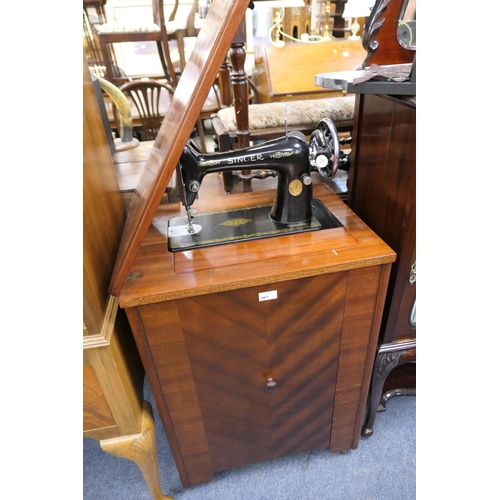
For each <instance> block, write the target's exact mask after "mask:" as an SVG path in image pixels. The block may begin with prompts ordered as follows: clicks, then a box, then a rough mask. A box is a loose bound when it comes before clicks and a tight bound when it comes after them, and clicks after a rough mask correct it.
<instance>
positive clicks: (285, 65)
mask: <svg viewBox="0 0 500 500" xmlns="http://www.w3.org/2000/svg"><path fill="white" fill-rule="evenodd" d="M254 55H255V69H254V74H253V80H254V83H255V85H256V86H257V91H258V92H257V93H258V97H259V101H260V102H274V101H292V100H298V99H317V98H319V97H332V96H338V95H342V94H341V92H339V91H333V90H330V89H325V88H323V87H317V86H316V85H315V84H314V76H315V75H316V74H318V73H324V72H328V71H349V70H355V69H358V68H359V67H360V66H361V64H362V63H363V61H364V59H365V57H366V50H365V49H364V48H363V46H362V44H361V41H360V40H348V39H340V38H339V39H335V40H332V41H330V42H323V43H317V44H306V43H298V42H297V43H287V44H285V46H284V47H282V48H278V47H275V46H273V45H255V48H254Z"/></svg>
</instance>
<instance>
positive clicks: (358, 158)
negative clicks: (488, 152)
mask: <svg viewBox="0 0 500 500" xmlns="http://www.w3.org/2000/svg"><path fill="white" fill-rule="evenodd" d="M415 170H416V96H401V95H400V96H389V95H378V94H365V93H360V94H357V96H356V110H355V118H354V131H353V144H352V154H351V171H350V173H349V183H348V201H347V203H348V205H349V207H350V208H351V209H352V210H353V211H354V212H355V213H356V214H357V215H358V216H359V217H360V218H361V219H362V220H363V221H364V222H366V224H368V226H369V227H370V228H371V229H373V231H375V233H377V235H378V236H380V237H381V238H382V239H383V240H384V241H385V242H386V243H387V244H388V245H389V246H390V247H391V248H392V249H393V250H394V251H395V252H396V253H397V259H396V262H395V264H394V266H393V268H392V271H391V277H390V281H389V288H388V292H387V300H386V305H385V308H384V315H383V318H382V326H381V331H380V337H379V347H378V353H377V356H376V359H375V365H374V370H373V376H372V382H371V386H370V395H369V400H368V413H367V418H366V421H365V424H364V427H363V431H362V434H363V435H364V436H370V435H371V434H372V433H373V424H374V420H375V416H376V413H377V411H378V410H379V409H380V410H382V409H384V408H385V402H386V401H387V399H388V398H389V397H391V396H394V395H401V394H415V371H416V283H415V280H416V224H415V222H416V206H415V205H416V185H415V181H416V173H415ZM409 363H411V365H409ZM403 365H404V366H403Z"/></svg>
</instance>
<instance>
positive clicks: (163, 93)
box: [120, 78, 220, 153]
mask: <svg viewBox="0 0 500 500" xmlns="http://www.w3.org/2000/svg"><path fill="white" fill-rule="evenodd" d="M120 90H121V91H122V92H123V93H124V94H125V95H126V96H127V97H128V98H130V100H131V101H132V117H133V118H135V119H136V120H137V119H138V120H139V121H140V123H141V127H142V137H141V139H142V140H143V141H151V140H154V139H156V135H157V134H158V130H160V127H161V124H162V122H163V118H164V116H165V114H166V112H167V110H168V107H169V106H170V102H171V100H172V96H173V95H174V92H175V89H174V87H173V85H171V84H169V83H166V82H161V81H158V80H154V79H151V78H148V79H140V80H132V81H130V82H127V83H125V84H124V85H122V86H121V87H120ZM217 103H218V100H215V101H214V100H213V99H212V98H208V99H207V100H206V102H205V106H204V108H203V110H202V112H201V113H200V116H199V117H198V121H197V124H196V128H197V130H198V134H199V137H200V149H201V151H203V152H204V153H206V152H207V150H206V144H205V132H204V127H203V119H205V118H206V117H208V116H210V114H211V113H213V112H214V111H217V109H219V108H220V106H219V105H218V104H217Z"/></svg>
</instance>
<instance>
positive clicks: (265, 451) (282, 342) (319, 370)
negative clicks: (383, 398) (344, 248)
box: [177, 273, 346, 471]
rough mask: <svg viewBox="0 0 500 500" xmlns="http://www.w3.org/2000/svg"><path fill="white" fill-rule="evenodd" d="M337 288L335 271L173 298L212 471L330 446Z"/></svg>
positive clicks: (341, 292) (340, 299) (339, 302)
mask: <svg viewBox="0 0 500 500" xmlns="http://www.w3.org/2000/svg"><path fill="white" fill-rule="evenodd" d="M345 287H346V276H345V273H341V274H336V275H326V276H319V277H315V278H306V279H300V280H293V281H288V282H283V283H277V284H274V285H271V287H269V286H262V287H252V288H247V289H241V290H236V291H230V292H222V293H217V294H213V295H206V296H200V297H195V298H189V299H183V300H180V301H178V304H177V308H178V311H179V318H180V322H181V325H183V326H182V330H183V333H184V339H185V342H186V348H187V352H188V356H189V360H190V365H191V370H192V374H193V378H194V383H195V386H196V393H197V396H198V402H199V405H200V410H201V414H202V418H203V423H204V427H205V432H206V437H207V442H208V447H209V449H210V456H211V459H212V464H213V468H214V471H218V470H226V469H229V468H232V467H236V466H240V465H245V464H249V463H253V462H257V461H262V460H269V459H272V458H277V457H280V456H285V455H289V454H293V453H299V452H302V451H306V450H314V449H319V448H327V447H328V445H329V441H330V429H331V423H332V412H333V401H334V393H335V380H336V372H337V358H338V352H339V345H340V335H341V330H342V322H343V309H344V297H345ZM266 294H267V296H268V297H269V296H270V297H276V298H271V299H269V300H262V298H263V297H264V296H266ZM268 379H272V382H271V384H272V383H276V386H275V389H274V390H272V391H270V390H269V389H271V388H272V387H269V388H268V387H267V384H268Z"/></svg>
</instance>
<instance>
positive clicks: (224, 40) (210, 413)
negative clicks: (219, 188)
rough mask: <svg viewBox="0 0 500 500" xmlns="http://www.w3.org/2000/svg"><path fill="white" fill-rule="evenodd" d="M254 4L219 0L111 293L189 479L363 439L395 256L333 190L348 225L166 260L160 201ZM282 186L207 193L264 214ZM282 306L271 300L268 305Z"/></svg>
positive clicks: (156, 149) (217, 202) (324, 194)
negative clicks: (261, 207)
mask: <svg viewBox="0 0 500 500" xmlns="http://www.w3.org/2000/svg"><path fill="white" fill-rule="evenodd" d="M246 8H247V4H246V2H242V1H240V0H215V1H214V2H213V3H212V5H211V8H210V10H209V13H208V16H207V18H206V20H205V23H204V25H203V27H202V29H201V31H200V34H199V36H198V39H197V42H196V45H195V48H194V52H193V54H192V56H191V58H190V59H189V60H188V62H187V64H186V68H185V70H184V72H183V74H182V76H181V79H180V82H179V85H178V88H179V89H183V90H182V92H177V91H176V93H175V94H174V97H173V101H172V105H171V106H170V108H169V110H168V112H167V114H166V116H165V119H164V121H163V124H162V126H161V128H160V131H159V133H158V136H157V138H156V140H155V143H154V145H153V148H152V151H151V153H150V155H149V157H148V160H147V161H146V166H145V168H144V170H143V174H142V175H141V177H140V179H139V182H138V185H137V188H136V190H135V191H134V193H133V197H132V201H131V205H130V209H129V212H128V215H127V220H126V223H125V227H124V231H123V236H122V239H121V243H120V248H119V250H118V256H117V260H116V265H115V268H114V271H113V275H112V278H111V286H110V291H111V293H112V294H113V295H114V296H115V297H118V298H119V303H120V306H121V307H123V308H124V309H125V310H126V313H127V317H128V318H129V321H130V324H131V326H132V330H133V334H134V338H135V340H136V343H137V346H138V348H139V352H140V355H141V359H142V361H143V364H144V367H145V370H146V373H147V376H148V380H149V383H150V386H151V389H152V392H153V395H154V397H155V401H156V404H157V407H158V411H159V413H160V417H161V419H162V423H163V426H164V428H165V431H166V433H167V437H168V440H169V443H170V446H171V450H172V454H173V456H174V459H175V462H176V465H177V468H178V471H179V475H180V477H181V480H182V483H183V485H184V486H190V485H194V484H198V483H202V482H206V481H209V480H210V479H211V478H212V474H213V473H214V471H218V470H225V469H227V468H231V467H237V466H240V465H243V464H246V463H251V462H255V461H259V460H267V459H270V458H275V457H279V456H283V455H288V454H292V453H298V452H301V451H306V450H313V449H318V448H329V449H330V450H331V451H345V450H348V449H350V448H356V447H357V445H358V442H359V436H360V430H361V425H362V419H363V415H364V409H365V402H366V396H367V391H368V385H369V380H370V376H371V369H372V366H373V358H374V355H375V349H376V343H377V336H378V331H379V326H380V320H381V314H382V308H383V304H384V299H385V292H386V287H387V283H388V278H389V274H390V267H391V264H392V262H393V261H394V259H395V254H394V252H393V251H392V250H391V249H390V248H389V247H388V246H387V245H386V244H385V243H383V242H382V241H381V240H380V238H378V237H377V236H376V235H375V234H374V233H373V231H371V230H370V229H369V228H368V227H367V226H366V225H365V224H364V223H363V222H362V221H361V220H360V219H359V218H358V217H357V216H355V215H354V213H353V212H352V211H351V210H350V209H349V208H348V207H347V206H346V205H345V204H344V203H343V202H342V201H341V200H339V199H338V197H336V196H335V195H333V194H332V192H331V191H329V190H328V189H327V188H326V187H325V186H323V185H320V184H318V185H317V186H316V187H315V191H314V192H315V197H317V198H319V199H321V200H322V201H323V203H325V205H326V206H327V207H328V208H329V209H330V210H331V211H332V213H333V214H334V216H335V217H337V219H338V220H339V221H340V222H341V224H342V226H341V227H335V228H333V229H325V230H322V231H313V232H310V233H297V234H293V235H287V236H278V237H274V238H268V239H262V240H252V241H247V242H241V243H232V244H227V245H221V246H216V247H208V248H203V249H202V248H200V249H194V250H190V251H186V252H183V251H179V252H176V253H175V254H172V253H169V252H168V250H167V244H166V236H165V235H166V225H167V221H168V219H169V218H170V217H173V216H177V215H180V214H182V213H183V209H182V208H181V206H180V205H178V204H168V205H161V206H159V205H160V201H161V196H162V194H163V192H164V191H165V187H166V185H167V183H168V181H169V180H170V178H171V176H172V174H173V173H174V170H175V167H176V165H177V163H178V161H179V158H180V157H181V153H182V151H183V148H184V145H185V143H186V142H187V140H188V138H189V134H190V130H191V129H192V127H193V125H194V123H195V121H196V117H197V116H198V114H199V111H200V109H201V107H202V105H203V101H204V97H205V95H206V93H207V92H208V89H209V87H210V85H211V84H212V82H213V81H214V79H215V77H216V74H217V72H218V70H219V68H220V66H221V64H222V62H223V60H224V58H225V57H226V54H227V51H228V48H229V46H230V44H231V42H232V41H233V40H234V37H235V34H236V33H235V32H236V29H237V27H238V25H239V24H240V22H241V20H242V19H243V17H244V14H245V11H246ZM274 194H275V193H274V191H259V192H252V193H245V194H240V195H233V196H224V195H223V196H218V197H211V196H210V195H209V196H208V197H204V195H203V188H202V190H201V191H200V193H199V199H198V200H197V202H196V205H195V207H194V208H196V210H199V211H202V210H205V211H206V210H217V209H221V208H235V207H242V206H245V205H248V204H251V205H254V204H255V205H258V204H262V203H267V202H270V201H272V199H273V197H274ZM267 298H268V299H270V300H266V299H267Z"/></svg>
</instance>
